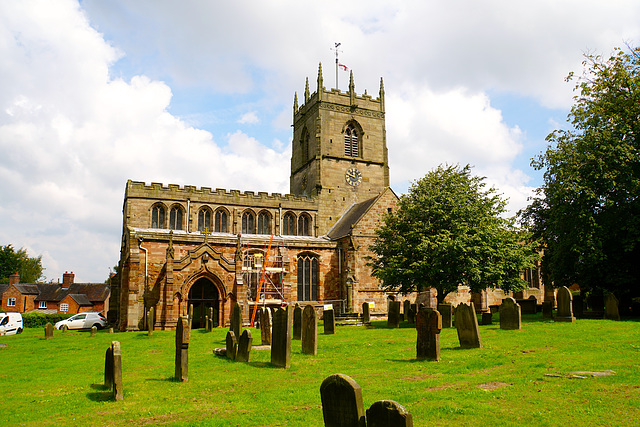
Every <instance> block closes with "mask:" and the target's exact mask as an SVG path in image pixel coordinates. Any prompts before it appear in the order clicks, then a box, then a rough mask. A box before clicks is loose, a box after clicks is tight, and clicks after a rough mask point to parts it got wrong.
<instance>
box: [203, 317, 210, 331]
mask: <svg viewBox="0 0 640 427" xmlns="http://www.w3.org/2000/svg"><path fill="white" fill-rule="evenodd" d="M204 331H205V332H211V329H209V315H208V314H207V315H205V316H204Z"/></svg>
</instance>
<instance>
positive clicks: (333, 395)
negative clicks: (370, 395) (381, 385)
mask: <svg viewBox="0 0 640 427" xmlns="http://www.w3.org/2000/svg"><path fill="white" fill-rule="evenodd" d="M320 398H321V400H322V416H323V417H324V425H325V426H326V427H365V426H366V419H365V412H364V405H363V403H362V389H361V388H360V386H359V385H358V383H356V382H355V381H354V380H353V378H351V377H349V376H347V375H343V374H334V375H330V376H328V377H327V378H325V380H324V381H323V382H322V385H321V386H320Z"/></svg>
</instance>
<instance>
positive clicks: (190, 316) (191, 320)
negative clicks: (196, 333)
mask: <svg viewBox="0 0 640 427" xmlns="http://www.w3.org/2000/svg"><path fill="white" fill-rule="evenodd" d="M187 319H189V330H191V328H192V327H193V304H189V315H188V316H187Z"/></svg>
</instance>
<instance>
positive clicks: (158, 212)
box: [151, 205, 166, 228]
mask: <svg viewBox="0 0 640 427" xmlns="http://www.w3.org/2000/svg"><path fill="white" fill-rule="evenodd" d="M151 228H166V227H165V223H164V206H160V205H155V206H154V207H153V208H152V209H151Z"/></svg>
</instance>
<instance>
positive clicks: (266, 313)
mask: <svg viewBox="0 0 640 427" xmlns="http://www.w3.org/2000/svg"><path fill="white" fill-rule="evenodd" d="M260 338H261V339H262V345H271V310H269V309H268V308H266V307H265V308H263V309H262V313H260Z"/></svg>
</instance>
